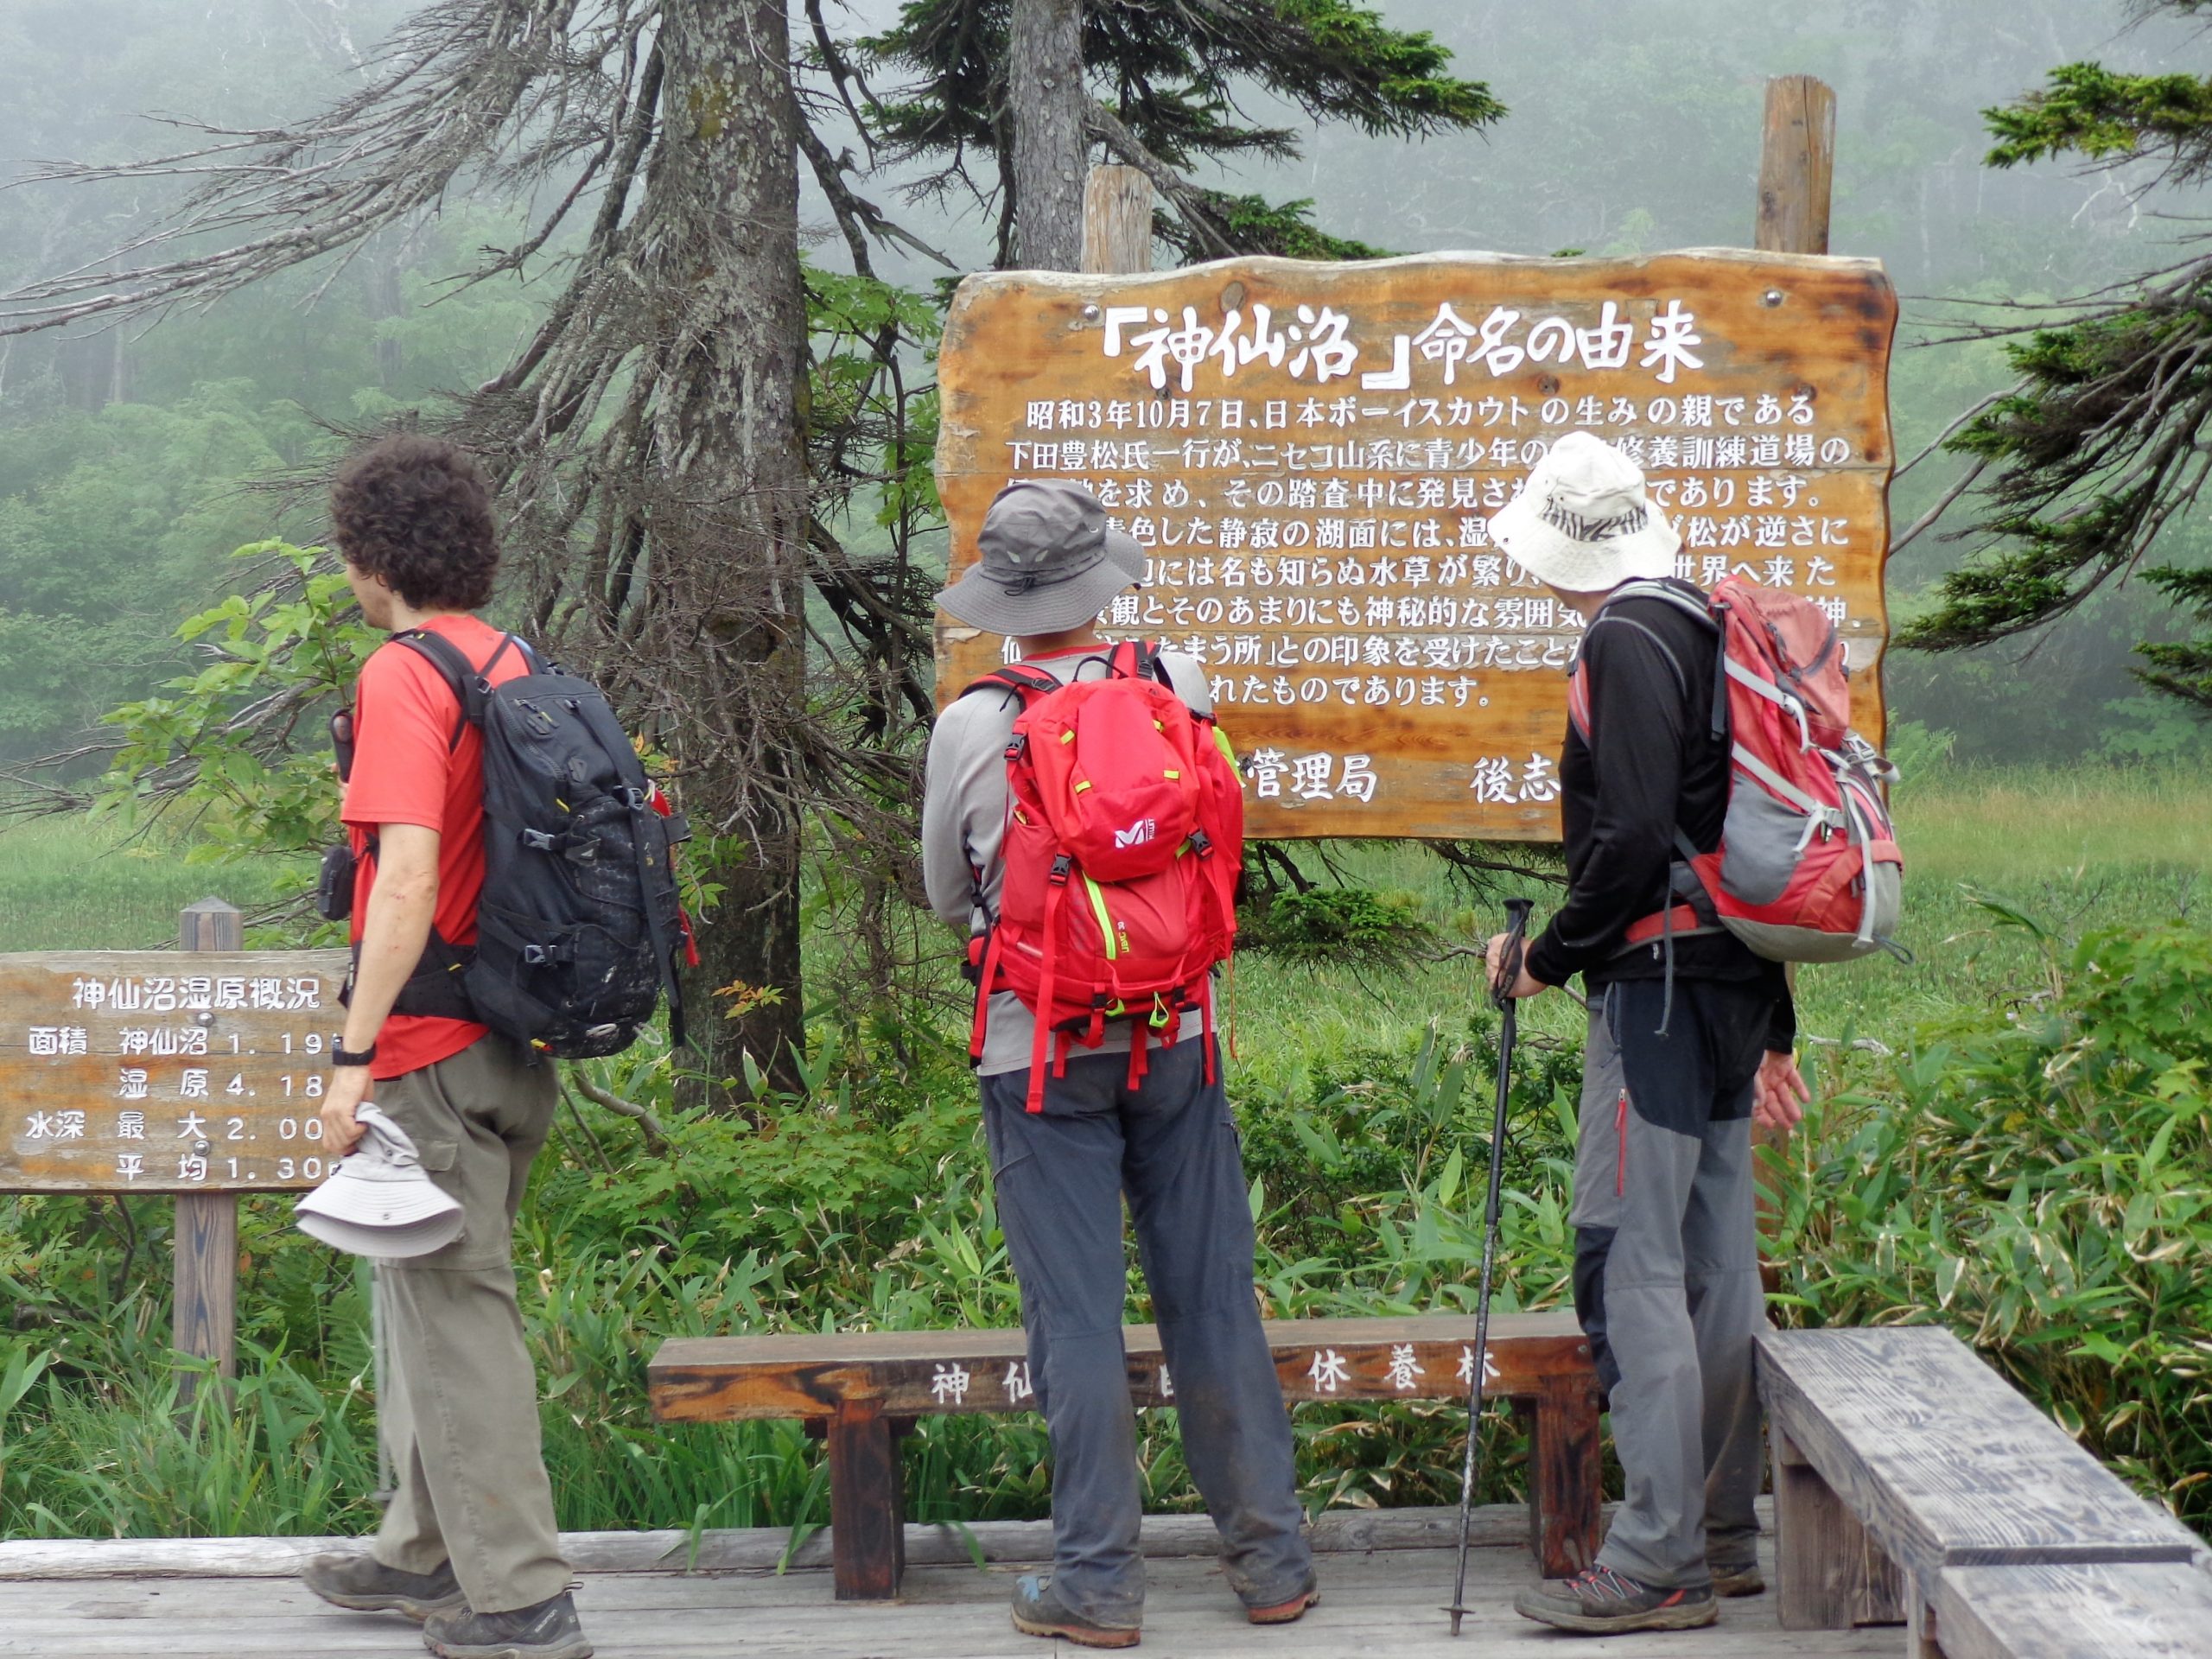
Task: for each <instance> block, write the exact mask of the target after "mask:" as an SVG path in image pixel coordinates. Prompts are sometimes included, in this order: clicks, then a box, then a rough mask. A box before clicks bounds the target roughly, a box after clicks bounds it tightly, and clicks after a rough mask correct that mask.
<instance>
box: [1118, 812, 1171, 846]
mask: <svg viewBox="0 0 2212 1659" xmlns="http://www.w3.org/2000/svg"><path fill="white" fill-rule="evenodd" d="M1159 833H1160V826H1159V824H1158V823H1155V822H1154V820H1153V819H1151V818H1139V819H1138V820H1137V821H1136V822H1135V823H1133V824H1131V825H1130V826H1129V827H1128V829H1116V831H1115V832H1114V844H1115V845H1116V847H1141V846H1143V845H1144V844H1145V842H1148V841H1150V840H1151V839H1152V838H1153V836H1155V835H1157V834H1159Z"/></svg>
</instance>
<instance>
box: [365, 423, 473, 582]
mask: <svg viewBox="0 0 2212 1659" xmlns="http://www.w3.org/2000/svg"><path fill="white" fill-rule="evenodd" d="M330 521H331V532H332V539H333V540H334V541H335V542H336V543H337V544H338V550H339V552H340V553H341V554H343V555H344V556H345V558H346V563H348V564H350V565H352V566H353V568H354V569H356V570H360V571H363V572H365V573H366V574H367V575H372V576H381V577H383V578H384V579H385V582H389V583H390V584H391V588H392V590H393V591H394V592H396V593H397V594H398V595H399V596H400V597H401V598H402V599H404V600H405V601H407V602H408V603H409V604H410V605H411V606H413V607H415V608H416V609H417V610H425V611H474V610H476V609H479V608H480V607H482V606H483V605H485V604H486V602H488V601H490V599H491V597H492V579H493V576H495V575H498V574H499V527H498V526H497V525H496V524H493V520H492V495H491V492H490V491H488V490H487V489H486V488H485V487H484V480H483V478H482V477H481V475H480V474H478V472H477V470H476V463H475V462H474V461H471V460H470V459H469V458H468V454H467V451H465V450H463V449H461V448H460V447H459V446H458V445H455V444H451V443H448V442H446V441H445V440H444V439H442V438H426V437H422V436H419V435H416V434H414V433H402V434H400V435H397V436H395V437H389V438H385V439H382V440H380V441H379V442H376V443H372V444H371V445H370V446H369V447H368V448H365V449H364V450H362V451H361V452H360V453H359V454H356V455H354V456H353V458H352V459H351V460H349V461H346V464H345V466H344V467H341V468H340V469H339V474H338V478H337V481H336V482H334V484H333V485H332V486H330Z"/></svg>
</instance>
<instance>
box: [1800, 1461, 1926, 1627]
mask: <svg viewBox="0 0 2212 1659" xmlns="http://www.w3.org/2000/svg"><path fill="white" fill-rule="evenodd" d="M1772 1433H1773V1442H1774V1458H1773V1471H1774V1529H1775V1563H1776V1570H1775V1582H1774V1592H1775V1603H1776V1608H1777V1614H1778V1617H1779V1618H1780V1619H1781V1623H1782V1628H1783V1630H1850V1629H1852V1628H1853V1626H1855V1625H1860V1624H1903V1623H1904V1618H1905V1586H1904V1577H1903V1575H1902V1574H1900V1573H1898V1571H1897V1568H1896V1567H1895V1566H1893V1565H1892V1564H1891V1561H1890V1559H1889V1557H1888V1556H1886V1555H1885V1554H1883V1553H1882V1550H1881V1547H1880V1546H1879V1545H1878V1544H1877V1543H1875V1541H1873V1539H1872V1537H1871V1536H1869V1535H1868V1534H1867V1531H1866V1528H1864V1527H1862V1526H1860V1525H1859V1518H1858V1517H1857V1516H1854V1515H1853V1514H1852V1512H1851V1510H1849V1508H1848V1507H1847V1506H1846V1505H1845V1503H1844V1502H1843V1500H1842V1499H1841V1498H1840V1497H1837V1496H1836V1494H1835V1492H1834V1489H1832V1488H1831V1487H1830V1486H1829V1485H1828V1484H1827V1481H1825V1480H1823V1479H1822V1478H1821V1473H1820V1471H1818V1470H1817V1469H1815V1468H1814V1467H1813V1466H1812V1465H1810V1464H1808V1463H1807V1462H1806V1461H1805V1459H1804V1454H1803V1453H1802V1452H1799V1451H1798V1450H1797V1447H1796V1443H1795V1442H1794V1441H1792V1440H1790V1439H1789V1435H1788V1434H1787V1433H1785V1432H1784V1431H1783V1428H1782V1427H1781V1426H1780V1425H1779V1424H1776V1425H1774V1426H1773V1429H1772Z"/></svg>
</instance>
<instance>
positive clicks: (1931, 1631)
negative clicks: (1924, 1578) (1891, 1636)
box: [1904, 1579, 1943, 1659]
mask: <svg viewBox="0 0 2212 1659" xmlns="http://www.w3.org/2000/svg"><path fill="white" fill-rule="evenodd" d="M1905 1591H1906V1597H1905V1611H1906V1612H1907V1614H1908V1615H1910V1617H1909V1618H1907V1619H1906V1621H1905V1637H1904V1651H1905V1659H1943V1643H1942V1640H1941V1639H1940V1633H1939V1632H1938V1631H1937V1630H1936V1609H1935V1608H1934V1607H1933V1606H1932V1605H1929V1600H1928V1598H1927V1597H1926V1596H1925V1595H1924V1594H1923V1593H1922V1591H1921V1586H1920V1581H1919V1580H1917V1579H1913V1580H1909V1581H1908V1582H1907V1584H1906V1586H1905Z"/></svg>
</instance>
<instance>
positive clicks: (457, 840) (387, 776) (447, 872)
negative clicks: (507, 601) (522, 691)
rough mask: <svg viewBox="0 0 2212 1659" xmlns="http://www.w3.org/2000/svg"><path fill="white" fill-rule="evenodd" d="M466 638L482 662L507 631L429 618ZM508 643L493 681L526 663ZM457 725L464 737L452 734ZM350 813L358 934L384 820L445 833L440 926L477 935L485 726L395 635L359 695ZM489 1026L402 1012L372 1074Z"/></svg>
mask: <svg viewBox="0 0 2212 1659" xmlns="http://www.w3.org/2000/svg"><path fill="white" fill-rule="evenodd" d="M423 628H424V630H425V631H426V632H431V633H435V634H437V635H439V636H440V637H441V638H442V639H448V640H449V641H451V642H452V643H453V644H454V645H457V646H459V647H460V649H461V653H462V654H463V655H464V656H466V657H467V658H468V660H469V661H470V662H471V663H473V664H475V665H476V667H477V669H478V670H479V671H481V670H482V669H483V667H484V664H486V663H487V662H489V661H490V660H491V658H492V654H493V652H495V651H498V650H499V641H500V639H502V638H503V637H504V636H503V635H502V634H501V633H500V632H499V630H498V629H497V628H494V627H493V626H491V625H490V624H489V623H487V622H485V621H483V620H480V619H479V618H476V617H474V616H439V617H433V618H432V619H430V620H429V621H428V622H425V623H424V624H423ZM529 667H530V664H529V659H528V658H526V657H525V656H524V654H523V652H521V650H520V649H518V648H510V649H509V650H508V651H507V652H505V653H504V654H502V655H501V656H500V658H499V662H498V663H497V664H494V665H493V669H492V676H491V677H492V680H493V683H494V684H498V683H504V682H505V681H507V680H511V679H512V678H513V677H515V676H517V675H518V674H523V673H527V672H528V671H529ZM456 724H461V741H460V742H459V743H457V744H456V743H454V741H453V734H454V727H455V725H456ZM343 816H344V817H345V820H346V828H347V829H348V831H349V832H350V834H351V836H352V839H353V851H354V853H355V855H357V856H358V857H359V860H360V868H359V873H358V874H356V875H355V877H354V879H353V938H354V939H355V941H356V942H358V941H359V938H360V937H361V926H362V924H363V922H364V921H365V919H366V918H367V916H368V913H369V889H370V888H371V887H373V886H374V885H375V884H376V879H377V871H376V861H375V860H374V859H372V858H371V857H370V856H369V853H368V846H367V842H368V837H369V836H370V834H371V833H372V831H374V830H375V829H376V828H377V826H378V825H379V824H386V823H413V824H420V825H421V826H422V827H423V829H435V830H436V831H437V832H438V904H437V909H436V911H435V912H434V914H433V918H432V920H433V923H434V925H435V926H436V928H437V930H438V932H439V934H440V936H441V937H442V938H445V939H446V940H447V941H448V943H450V944H475V942H476V906H477V901H478V899H480V897H481V896H482V894H483V891H484V734H482V733H481V732H479V731H478V730H477V729H476V728H474V726H470V725H466V724H462V723H461V706H460V704H459V703H457V702H455V701H454V695H453V692H452V690H451V689H450V688H448V686H447V684H446V682H445V678H444V677H443V676H442V675H441V674H440V673H439V672H438V671H437V669H436V668H435V666H433V665H432V664H430V663H429V661H428V660H427V659H426V658H424V657H423V654H422V653H421V652H417V651H415V650H414V649H412V648H411V647H410V646H407V645H398V644H392V645H383V646H380V647H378V650H377V651H376V652H374V653H373V654H372V656H371V657H370V658H369V660H368V661H367V662H366V663H365V664H363V665H362V668H361V678H360V683H359V685H357V686H356V687H355V688H354V692H353V777H352V778H351V779H349V780H348V781H347V783H346V805H345V810H344V815H343ZM485 1032H486V1027H483V1026H480V1025H478V1024H476V1023H475V1022H474V1021H473V1020H438V1019H432V1018H429V1017H428V1016H426V1015H423V1014H393V1015H392V1016H391V1018H389V1019H388V1020H385V1023H384V1029H383V1030H382V1031H381V1032H379V1033H378V1034H377V1058H376V1060H375V1062H374V1064H372V1065H371V1067H370V1074H371V1075H372V1077H377V1078H378V1079H379V1080H382V1079H386V1078H391V1077H398V1076H400V1075H401V1074H402V1073H404V1072H408V1071H420V1070H422V1068H423V1067H424V1066H426V1065H435V1064H436V1063H437V1062H438V1061H440V1060H442V1059H446V1058H449V1057H450V1056H452V1055H454V1054H458V1053H460V1052H461V1050H462V1049H464V1048H467V1046H469V1045H470V1044H471V1043H473V1042H474V1041H475V1040H476V1039H478V1038H479V1037H481V1036H483V1035H484V1034H485Z"/></svg>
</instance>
